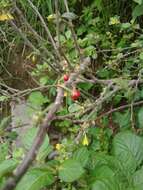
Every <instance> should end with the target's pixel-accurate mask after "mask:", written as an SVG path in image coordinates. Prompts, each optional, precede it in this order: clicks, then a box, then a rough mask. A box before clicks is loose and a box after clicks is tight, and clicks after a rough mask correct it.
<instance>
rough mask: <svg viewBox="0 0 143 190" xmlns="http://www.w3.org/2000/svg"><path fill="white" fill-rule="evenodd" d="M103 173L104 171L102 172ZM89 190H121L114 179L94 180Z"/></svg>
mask: <svg viewBox="0 0 143 190" xmlns="http://www.w3.org/2000/svg"><path fill="white" fill-rule="evenodd" d="M103 172H104V171H103ZM91 190H121V189H120V184H119V181H118V180H117V179H115V178H112V179H106V178H103V179H101V180H96V181H95V182H94V183H93V185H92V188H91Z"/></svg>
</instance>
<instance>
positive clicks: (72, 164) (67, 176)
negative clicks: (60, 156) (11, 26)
mask: <svg viewBox="0 0 143 190" xmlns="http://www.w3.org/2000/svg"><path fill="white" fill-rule="evenodd" d="M83 173H84V170H83V168H82V166H81V164H80V163H79V162H78V161H76V160H72V159H70V160H66V161H64V162H63V164H62V165H61V166H60V168H59V178H60V179H61V180H62V181H64V182H73V181H75V180H77V179H78V178H80V177H81V176H82V174H83Z"/></svg>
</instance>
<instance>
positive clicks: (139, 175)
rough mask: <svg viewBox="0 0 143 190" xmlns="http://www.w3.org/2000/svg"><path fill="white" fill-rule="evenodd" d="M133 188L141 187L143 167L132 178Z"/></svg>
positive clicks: (142, 183) (142, 185) (142, 184)
mask: <svg viewBox="0 0 143 190" xmlns="http://www.w3.org/2000/svg"><path fill="white" fill-rule="evenodd" d="M132 178H133V186H134V187H139V186H140V187H143V167H142V168H141V169H140V170H137V171H136V172H135V173H134V174H133V176H132ZM140 190H141V189H140Z"/></svg>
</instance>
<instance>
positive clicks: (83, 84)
mask: <svg viewBox="0 0 143 190" xmlns="http://www.w3.org/2000/svg"><path fill="white" fill-rule="evenodd" d="M78 86H79V87H80V88H82V89H83V90H86V91H88V90H90V89H91V88H92V87H93V84H91V83H87V82H83V83H79V84H78Z"/></svg>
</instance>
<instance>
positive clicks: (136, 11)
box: [132, 4, 143, 19]
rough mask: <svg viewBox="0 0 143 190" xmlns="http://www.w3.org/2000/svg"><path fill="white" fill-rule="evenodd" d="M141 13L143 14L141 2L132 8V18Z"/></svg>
mask: <svg viewBox="0 0 143 190" xmlns="http://www.w3.org/2000/svg"><path fill="white" fill-rule="evenodd" d="M141 15H143V4H141V5H137V6H136V7H135V8H134V10H133V13H132V16H133V18H134V19H136V18H137V17H138V16H141Z"/></svg>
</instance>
